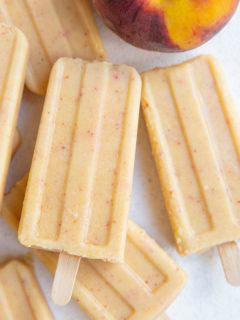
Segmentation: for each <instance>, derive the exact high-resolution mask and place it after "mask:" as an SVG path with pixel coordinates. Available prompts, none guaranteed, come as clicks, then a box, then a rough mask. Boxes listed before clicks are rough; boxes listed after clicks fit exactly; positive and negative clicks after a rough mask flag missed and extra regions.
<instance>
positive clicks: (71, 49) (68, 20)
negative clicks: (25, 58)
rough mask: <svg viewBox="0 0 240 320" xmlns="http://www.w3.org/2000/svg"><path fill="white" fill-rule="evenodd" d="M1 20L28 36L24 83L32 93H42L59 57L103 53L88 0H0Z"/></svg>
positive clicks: (94, 56) (92, 56)
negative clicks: (28, 61) (28, 46)
mask: <svg viewBox="0 0 240 320" xmlns="http://www.w3.org/2000/svg"><path fill="white" fill-rule="evenodd" d="M0 21H3V22H7V23H10V24H14V25H16V26H17V27H18V28H19V29H21V30H22V31H23V32H24V33H25V35H26V36H27V38H28V40H29V43H30V49H31V55H30V63H29V67H28V71H27V79H26V84H27V87H28V88H29V89H30V90H31V91H33V92H34V93H37V94H45V92H46V88H47V83H48V78H49V73H50V70H51V67H52V65H53V64H54V62H55V61H56V60H57V59H58V58H60V57H79V58H82V59H86V60H95V59H104V57H105V51H104V47H103V44H102V41H101V38H100V35H99V32H98V30H97V27H96V23H95V19H94V17H93V13H92V8H91V7H90V4H89V0H80V1H79V0H61V1H59V0H18V1H16V0H0Z"/></svg>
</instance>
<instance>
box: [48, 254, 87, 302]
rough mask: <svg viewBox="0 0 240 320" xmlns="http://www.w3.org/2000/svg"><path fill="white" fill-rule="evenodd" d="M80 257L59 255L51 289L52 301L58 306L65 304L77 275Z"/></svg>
mask: <svg viewBox="0 0 240 320" xmlns="http://www.w3.org/2000/svg"><path fill="white" fill-rule="evenodd" d="M80 261H81V257H77V256H72V255H69V254H65V253H60V254H59V258H58V264H57V269H56V272H55V277H54V281H53V287H52V300H53V301H54V303H56V304H57V305H59V306H63V305H65V304H67V303H68V302H69V301H70V300H71V298H72V292H73V288H74V284H75V280H76V276H77V273H78V268H79V264H80Z"/></svg>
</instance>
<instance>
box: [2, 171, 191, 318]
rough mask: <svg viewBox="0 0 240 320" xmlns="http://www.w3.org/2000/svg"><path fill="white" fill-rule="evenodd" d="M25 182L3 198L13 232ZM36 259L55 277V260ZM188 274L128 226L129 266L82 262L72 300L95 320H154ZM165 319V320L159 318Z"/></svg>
mask: <svg viewBox="0 0 240 320" xmlns="http://www.w3.org/2000/svg"><path fill="white" fill-rule="evenodd" d="M26 184H27V178H26V177H25V178H24V179H23V180H21V181H20V182H19V183H17V185H16V187H15V188H13V189H12V190H11V192H10V193H9V194H8V195H7V196H6V197H5V201H4V205H3V209H2V212H1V216H2V217H3V218H4V219H5V220H6V222H8V223H9V224H10V225H11V226H13V228H14V229H15V230H17V228H18V222H19V219H20V215H21V209H22V202H23V198H24V190H25V187H26ZM34 253H35V254H36V255H37V256H38V257H39V259H40V260H41V261H42V262H43V263H44V264H45V265H46V266H47V268H48V269H49V270H50V271H51V272H55V268H56V264H57V254H55V253H50V252H46V251H42V250H34ZM185 281H186V277H185V274H184V272H183V271H182V270H180V269H179V268H178V267H177V266H176V264H175V263H174V262H173V261H172V260H171V259H170V258H169V257H168V256H167V254H166V253H165V252H164V251H163V250H162V249H161V248H160V247H159V246H158V245H157V244H156V242H155V241H153V240H152V239H151V238H150V237H149V236H148V235H147V234H146V233H145V232H144V231H143V230H142V229H140V228H139V227H138V226H136V225H135V224H134V223H133V222H129V225H128V235H127V244H126V248H125V262H124V263H123V264H112V263H108V262H102V261H100V260H88V259H83V260H82V261H81V264H80V268H79V271H78V275H77V280H76V283H75V288H74V292H73V297H74V299H75V300H76V301H77V303H79V304H80V305H81V307H82V308H83V309H84V310H85V311H86V313H87V314H88V315H89V316H90V318H91V319H94V320H128V319H129V320H130V319H131V320H154V319H156V317H157V316H158V315H160V314H161V313H162V311H163V310H164V309H165V308H166V307H167V306H168V305H169V304H170V303H171V302H172V301H173V299H174V298H175V297H176V295H177V294H178V293H179V292H180V290H181V289H182V287H183V286H184V284H185ZM159 319H161V318H159Z"/></svg>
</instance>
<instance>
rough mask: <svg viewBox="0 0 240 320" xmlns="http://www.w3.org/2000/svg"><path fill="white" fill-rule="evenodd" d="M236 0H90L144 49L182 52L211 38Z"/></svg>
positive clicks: (108, 21)
mask: <svg viewBox="0 0 240 320" xmlns="http://www.w3.org/2000/svg"><path fill="white" fill-rule="evenodd" d="M238 2H239V0H94V3H95V6H96V9H97V11H98V13H99V14H100V15H101V16H102V17H103V20H104V21H105V23H106V24H107V25H108V26H109V27H110V28H111V29H112V30H113V31H114V32H116V33H117V34H118V35H119V36H120V37H122V38H123V39H124V40H126V41H127V42H129V43H131V44H133V45H135V46H137V47H140V48H144V49H148V50H156V51H185V50H189V49H193V48H196V47H198V46H200V45H201V44H203V43H204V42H206V41H207V40H209V39H210V38H212V37H213V36H214V35H215V34H216V33H217V32H218V31H219V30H221V29H222V28H223V26H224V25H225V24H226V23H227V22H228V21H229V20H230V18H231V17H232V15H233V13H234V11H235V10H236V8H237V5H238Z"/></svg>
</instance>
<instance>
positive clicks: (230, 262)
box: [218, 241, 240, 287]
mask: <svg viewBox="0 0 240 320" xmlns="http://www.w3.org/2000/svg"><path fill="white" fill-rule="evenodd" d="M218 252H219V255H220V258H221V261H222V266H223V269H224V272H225V276H226V279H227V281H228V282H229V284H231V285H232V286H234V287H239V286H240V250H239V247H238V245H237V243H236V242H235V241H232V242H228V243H224V244H222V245H220V246H218Z"/></svg>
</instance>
